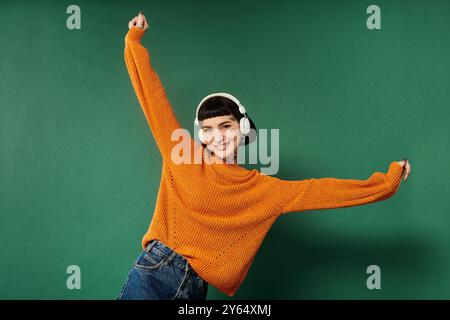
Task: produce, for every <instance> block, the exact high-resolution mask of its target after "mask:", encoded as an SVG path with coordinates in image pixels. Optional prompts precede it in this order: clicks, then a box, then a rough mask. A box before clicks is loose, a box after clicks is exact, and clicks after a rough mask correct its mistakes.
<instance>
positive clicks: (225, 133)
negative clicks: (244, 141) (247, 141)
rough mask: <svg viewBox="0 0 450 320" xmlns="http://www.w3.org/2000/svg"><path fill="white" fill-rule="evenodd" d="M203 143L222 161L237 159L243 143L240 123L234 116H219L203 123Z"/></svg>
mask: <svg viewBox="0 0 450 320" xmlns="http://www.w3.org/2000/svg"><path fill="white" fill-rule="evenodd" d="M201 123H202V129H203V138H204V141H203V143H205V144H206V147H207V148H208V149H209V150H210V151H211V152H212V153H214V155H216V156H217V157H219V158H220V159H222V160H224V161H226V159H230V160H233V159H236V157H237V149H238V145H239V143H240V141H241V135H240V130H239V123H238V122H237V120H236V118H235V117H234V116H232V115H227V116H219V117H214V118H209V119H205V120H203V121H201Z"/></svg>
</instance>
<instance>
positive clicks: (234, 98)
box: [194, 92, 247, 126]
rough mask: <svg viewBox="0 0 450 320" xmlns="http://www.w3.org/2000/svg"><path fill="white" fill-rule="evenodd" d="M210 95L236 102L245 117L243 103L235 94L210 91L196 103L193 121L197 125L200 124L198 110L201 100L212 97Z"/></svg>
mask: <svg viewBox="0 0 450 320" xmlns="http://www.w3.org/2000/svg"><path fill="white" fill-rule="evenodd" d="M212 97H225V98H228V99H230V100H231V101H233V102H234V103H236V104H237V105H238V107H239V111H240V112H241V113H242V114H243V115H244V116H245V117H247V115H246V114H245V113H246V111H245V107H244V105H243V104H242V103H241V102H240V101H239V100H238V99H237V98H236V97H235V96H233V95H232V94H229V93H226V92H215V93H211V94H209V95H207V96H206V97H204V98H203V99H202V101H200V103H199V104H198V106H197V110H196V111H195V120H194V123H195V124H196V125H197V126H199V125H200V122H199V121H198V111H199V110H200V107H201V106H202V104H203V102H205V101H206V100H208V99H209V98H212Z"/></svg>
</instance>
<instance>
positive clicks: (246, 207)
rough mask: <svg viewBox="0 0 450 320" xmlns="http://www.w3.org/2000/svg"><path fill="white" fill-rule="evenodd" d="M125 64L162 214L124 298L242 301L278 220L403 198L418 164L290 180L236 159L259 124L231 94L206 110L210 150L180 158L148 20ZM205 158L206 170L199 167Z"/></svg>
mask: <svg viewBox="0 0 450 320" xmlns="http://www.w3.org/2000/svg"><path fill="white" fill-rule="evenodd" d="M128 27H129V31H128V33H127V35H126V37H125V52H124V55H125V62H126V66H127V70H128V73H129V75H130V79H131V82H132V85H133V87H134V90H135V92H136V95H137V98H138V100H139V103H140V105H141V107H142V110H143V112H144V114H145V117H146V119H147V121H148V124H149V126H150V129H151V131H152V133H153V136H154V138H155V141H156V144H157V146H158V149H159V151H160V153H161V156H162V173H161V181H160V189H159V192H158V197H157V203H156V208H155V211H154V213H153V217H152V220H151V222H150V226H149V228H148V231H147V232H146V234H145V235H144V237H143V239H142V248H143V251H142V253H141V254H140V255H139V257H138V258H137V260H136V261H135V262H134V265H133V267H132V268H131V270H130V272H129V274H128V277H127V279H126V281H125V284H124V285H123V288H122V290H121V292H120V296H119V299H206V296H207V290H208V284H210V285H212V286H214V287H216V288H217V289H218V290H220V291H221V292H223V293H225V294H227V295H228V296H230V297H231V296H233V295H234V294H235V292H236V291H237V289H238V288H239V286H240V284H241V283H242V282H243V281H244V279H245V277H246V275H247V272H248V270H249V268H250V266H251V264H252V262H253V259H254V257H255V255H256V253H257V251H258V249H259V247H260V245H261V243H262V241H263V239H264V237H265V235H266V234H267V232H268V231H269V229H270V228H271V226H272V224H273V223H274V222H275V220H276V219H277V218H278V217H279V216H280V215H282V214H286V213H288V212H300V211H305V210H320V209H333V208H343V207H350V206H358V205H363V204H368V203H373V202H377V201H381V200H384V199H387V198H389V197H391V196H392V195H394V194H395V193H396V192H397V190H398V188H399V186H400V183H401V179H402V175H403V173H405V175H404V179H405V180H406V179H407V177H408V176H409V174H410V172H411V166H410V164H409V163H408V161H407V160H406V159H405V160H403V161H393V162H392V163H391V164H390V166H389V170H388V172H387V173H382V172H375V173H373V174H372V175H371V176H370V177H369V178H368V179H367V180H354V179H336V178H321V179H316V178H312V179H305V180H298V181H290V180H282V179H278V178H276V177H271V176H268V175H263V174H260V173H259V172H258V171H257V170H255V169H254V170H248V169H246V168H244V167H242V166H240V165H239V164H238V163H237V161H236V155H237V150H238V149H237V148H238V146H239V145H240V144H244V145H245V144H247V143H250V142H251V141H252V132H253V133H254V131H255V129H256V128H255V125H254V123H253V122H252V121H251V119H250V118H249V117H248V114H247V113H246V111H245V108H244V107H243V106H242V105H241V104H240V102H239V101H238V100H237V99H236V98H235V97H233V96H232V95H230V94H226V93H215V94H212V95H209V96H207V97H205V98H204V99H203V100H202V101H201V102H200V104H199V106H198V107H197V113H196V119H195V123H196V124H197V125H199V127H200V128H201V130H200V131H199V132H198V133H199V137H200V141H201V143H198V142H197V141H195V140H194V139H191V138H190V137H187V138H186V137H183V140H184V139H185V138H186V141H187V142H188V143H189V144H188V145H189V148H188V149H187V150H184V151H182V154H183V157H184V160H186V159H187V160H189V161H184V162H183V163H180V162H179V161H174V159H175V158H176V157H177V156H178V153H177V152H174V150H177V149H176V148H177V144H178V143H179V141H172V133H173V132H175V131H176V130H183V129H182V128H181V127H180V124H179V123H178V121H177V119H176V117H175V115H174V113H173V111H172V108H171V105H170V103H169V101H168V99H167V96H166V93H165V90H164V88H163V86H162V84H161V81H160V79H159V77H158V75H157V73H156V72H155V70H154V69H153V67H152V65H151V63H150V55H149V52H148V51H147V49H146V48H145V47H144V46H143V45H142V44H141V38H142V37H143V35H144V32H145V31H146V30H147V29H148V23H147V20H146V19H145V17H144V15H143V14H141V13H139V15H138V16H137V17H134V18H133V19H132V20H131V21H130V22H129V24H128ZM198 158H200V159H202V161H200V162H198V161H196V159H198Z"/></svg>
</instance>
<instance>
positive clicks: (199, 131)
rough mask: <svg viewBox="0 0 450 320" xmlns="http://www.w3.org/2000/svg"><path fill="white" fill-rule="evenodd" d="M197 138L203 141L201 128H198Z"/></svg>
mask: <svg viewBox="0 0 450 320" xmlns="http://www.w3.org/2000/svg"><path fill="white" fill-rule="evenodd" d="M198 138H199V139H200V142H201V143H205V139H204V137H203V129H199V130H198Z"/></svg>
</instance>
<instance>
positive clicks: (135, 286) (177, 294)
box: [118, 240, 208, 300]
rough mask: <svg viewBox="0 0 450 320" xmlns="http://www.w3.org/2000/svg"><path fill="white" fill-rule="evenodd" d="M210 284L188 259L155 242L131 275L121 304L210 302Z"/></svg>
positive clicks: (136, 263)
mask: <svg viewBox="0 0 450 320" xmlns="http://www.w3.org/2000/svg"><path fill="white" fill-rule="evenodd" d="M207 293H208V283H207V282H206V281H205V280H203V279H202V278H201V277H200V276H199V275H198V274H197V273H196V272H195V271H194V270H193V269H192V267H191V265H190V264H189V262H188V261H187V259H186V258H185V257H183V256H182V255H180V254H178V253H177V252H175V251H174V250H172V249H171V248H169V247H167V246H166V245H165V244H164V243H162V242H161V241H159V240H152V241H150V242H149V244H148V245H147V248H146V249H145V250H144V251H143V252H142V253H141V254H140V255H139V257H138V258H137V260H136V261H135V262H134V266H133V267H132V268H131V270H130V272H129V273H128V277H127V279H126V281H125V284H124V286H123V288H122V290H121V291H120V295H119V298H118V300H178V299H179V300H206V296H207Z"/></svg>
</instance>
